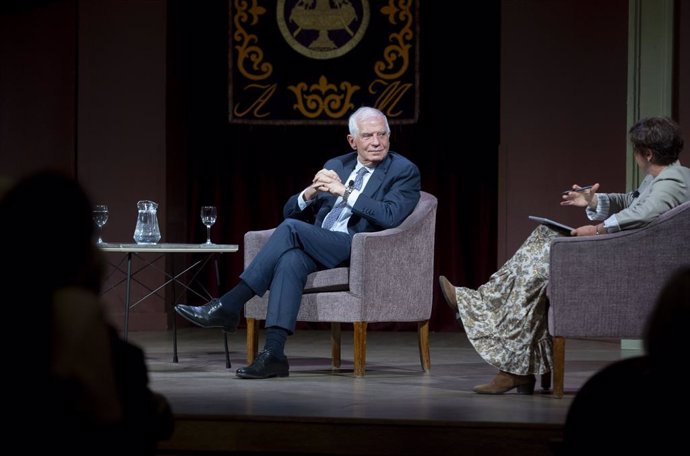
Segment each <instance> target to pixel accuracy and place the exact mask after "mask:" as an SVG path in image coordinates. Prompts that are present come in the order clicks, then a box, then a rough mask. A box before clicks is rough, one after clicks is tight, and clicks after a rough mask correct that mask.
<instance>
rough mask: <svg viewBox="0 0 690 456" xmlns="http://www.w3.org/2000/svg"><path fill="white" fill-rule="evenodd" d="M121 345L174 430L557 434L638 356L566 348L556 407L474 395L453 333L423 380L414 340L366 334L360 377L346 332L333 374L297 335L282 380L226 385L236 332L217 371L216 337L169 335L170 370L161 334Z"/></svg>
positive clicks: (599, 344)
mask: <svg viewBox="0 0 690 456" xmlns="http://www.w3.org/2000/svg"><path fill="white" fill-rule="evenodd" d="M130 341H132V342H134V343H136V344H137V345H139V346H141V347H142V348H143V349H144V350H145V352H146V355H147V362H148V366H149V373H150V379H151V386H152V388H153V389H154V390H156V391H158V392H161V393H163V394H164V395H165V396H167V397H168V399H169V401H170V403H171V405H172V408H173V412H174V413H175V415H176V416H178V417H180V418H181V421H183V420H193V419H194V417H199V418H200V419H203V420H225V419H231V420H242V419H244V420H245V421H246V420H249V421H251V420H254V419H260V420H266V419H268V420H270V421H276V420H278V421H294V420H301V421H309V420H312V421H314V422H331V423H336V422H339V421H340V422H350V423H352V422H356V421H358V420H361V421H362V422H368V423H373V422H378V423H383V422H388V423H398V424H401V423H402V424H404V423H406V422H407V423H437V424H438V423H443V424H444V425H446V426H447V425H451V426H452V425H456V424H462V425H480V426H492V427H494V428H500V427H502V426H503V427H505V426H507V427H511V426H518V427H520V426H529V427H531V428H539V427H541V428H544V429H550V430H552V431H553V430H555V431H556V432H558V431H560V429H561V427H562V425H563V423H564V422H565V417H566V414H567V411H568V407H569V405H570V403H571V401H572V398H573V396H574V394H575V392H576V391H577V389H578V388H579V387H580V386H581V385H582V384H583V383H584V382H585V381H586V380H587V379H588V378H589V377H590V376H591V375H592V374H593V373H594V372H596V371H597V370H599V369H601V368H602V367H604V366H605V365H607V364H609V363H610V362H612V361H615V360H618V359H620V358H622V357H626V356H633V355H637V354H639V352H638V351H637V350H621V348H620V341H617V340H616V341H603V340H573V339H568V340H567V342H566V368H565V393H566V394H565V396H564V397H563V398H562V399H556V398H554V397H552V396H551V395H550V394H536V393H535V394H534V395H532V396H523V395H518V394H515V393H513V392H511V393H508V394H505V395H501V396H486V395H478V394H475V393H473V392H472V387H473V386H474V385H476V384H479V383H484V382H488V381H489V380H490V379H491V378H492V377H493V375H495V373H496V369H495V368H493V367H492V366H489V365H488V364H486V363H485V362H484V361H482V359H481V358H480V357H479V355H477V353H476V352H475V351H474V349H473V348H472V346H471V344H470V343H469V341H468V340H467V338H466V336H465V334H464V333H462V332H452V333H451V332H444V333H431V334H430V352H431V372H429V373H424V372H423V371H422V370H421V365H420V362H419V352H418V349H417V337H416V333H415V332H389V331H369V332H368V337H367V365H366V367H367V370H366V376H365V377H363V378H354V377H353V375H352V362H351V360H352V333H351V332H349V331H345V330H343V334H342V341H343V346H342V366H341V368H340V369H331V367H330V358H329V356H330V338H329V332H328V331H320V330H302V331H298V332H297V333H296V334H295V335H294V336H291V337H290V338H289V339H288V343H287V346H286V354H287V356H288V359H289V362H290V376H289V377H286V378H279V379H267V380H243V379H239V378H236V377H235V375H234V372H235V369H237V368H238V367H241V366H244V365H245V364H246V362H245V353H246V350H245V333H244V331H242V330H240V331H239V332H238V333H237V334H233V335H230V336H229V345H230V359H231V362H232V368H230V369H227V368H226V367H225V355H224V351H223V336H222V333H221V332H220V331H219V330H212V329H208V330H206V329H199V328H185V329H182V330H180V331H178V347H179V362H178V363H173V362H172V332H170V331H168V332H132V333H130ZM262 342H263V341H262V340H260V346H261V344H262ZM537 389H539V380H538V381H537ZM187 445H189V443H187ZM164 446H165V445H164ZM230 447H231V448H236V447H234V446H232V445H230ZM272 451H276V450H275V448H274V449H273V450H272ZM322 451H323V450H322ZM190 454H191V453H190Z"/></svg>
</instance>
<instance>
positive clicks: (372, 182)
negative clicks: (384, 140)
mask: <svg viewBox="0 0 690 456" xmlns="http://www.w3.org/2000/svg"><path fill="white" fill-rule="evenodd" d="M390 166H391V156H390V152H389V155H387V156H386V158H385V160H383V161H382V162H381V163H379V165H378V166H377V167H376V169H375V170H374V173H373V174H372V175H371V177H370V178H369V181H368V182H367V186H366V187H364V191H363V192H362V194H363V195H367V196H373V195H374V193H376V191H377V190H378V189H379V187H380V186H381V183H382V182H383V180H384V179H385V178H386V174H388V168H390Z"/></svg>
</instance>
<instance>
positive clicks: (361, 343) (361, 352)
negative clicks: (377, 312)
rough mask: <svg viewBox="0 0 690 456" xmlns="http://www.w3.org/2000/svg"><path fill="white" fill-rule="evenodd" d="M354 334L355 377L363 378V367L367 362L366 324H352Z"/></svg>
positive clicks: (359, 322) (360, 322)
mask: <svg viewBox="0 0 690 456" xmlns="http://www.w3.org/2000/svg"><path fill="white" fill-rule="evenodd" d="M354 328H355V334H354V338H355V340H354V345H355V377H364V365H365V364H366V362H367V322H365V321H356V322H354Z"/></svg>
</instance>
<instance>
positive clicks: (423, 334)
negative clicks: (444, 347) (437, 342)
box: [417, 320, 431, 372]
mask: <svg viewBox="0 0 690 456" xmlns="http://www.w3.org/2000/svg"><path fill="white" fill-rule="evenodd" d="M417 340H418V342H419V361H420V362H421V363H422V369H423V370H424V372H429V371H430V370H431V358H430V357H429V320H424V321H420V322H418V323H417Z"/></svg>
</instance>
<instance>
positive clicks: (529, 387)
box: [473, 371, 536, 394]
mask: <svg viewBox="0 0 690 456" xmlns="http://www.w3.org/2000/svg"><path fill="white" fill-rule="evenodd" d="M535 383H536V379H535V378H534V375H531V374H530V375H515V374H511V373H509V372H503V371H499V372H498V375H496V376H495V377H494V378H493V380H491V383H487V384H485V385H477V386H475V387H474V388H473V391H474V392H475V393H479V394H503V393H505V392H507V391H510V390H512V389H513V388H517V392H518V394H532V393H534V384H535Z"/></svg>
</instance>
